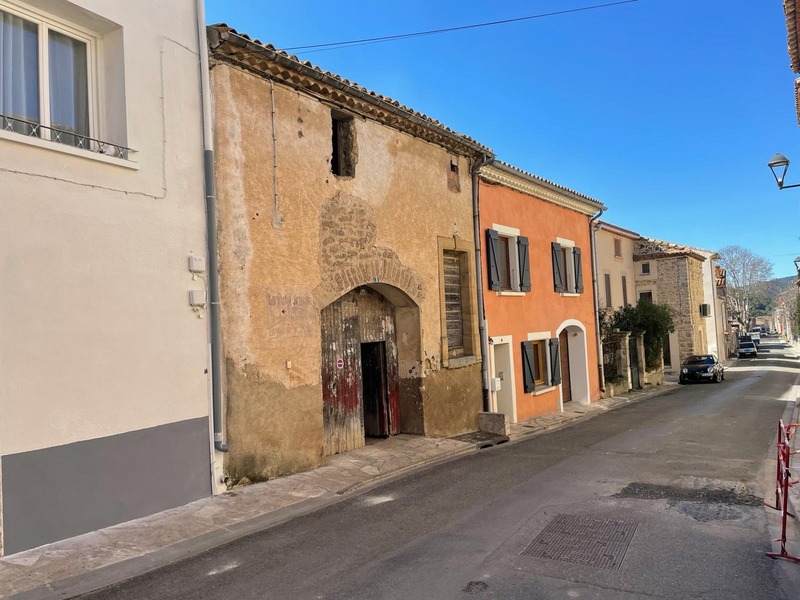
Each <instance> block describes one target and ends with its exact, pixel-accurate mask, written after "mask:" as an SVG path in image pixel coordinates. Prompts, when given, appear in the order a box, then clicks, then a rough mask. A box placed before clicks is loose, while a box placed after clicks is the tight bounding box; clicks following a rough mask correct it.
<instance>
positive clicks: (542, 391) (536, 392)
mask: <svg viewBox="0 0 800 600" xmlns="http://www.w3.org/2000/svg"><path fill="white" fill-rule="evenodd" d="M554 389H556V386H554V385H548V386H547V387H543V388H538V387H537V388H536V389H535V390H533V391H532V392H531V396H540V395H541V394H546V393H547V392H552V391H553V390H554Z"/></svg>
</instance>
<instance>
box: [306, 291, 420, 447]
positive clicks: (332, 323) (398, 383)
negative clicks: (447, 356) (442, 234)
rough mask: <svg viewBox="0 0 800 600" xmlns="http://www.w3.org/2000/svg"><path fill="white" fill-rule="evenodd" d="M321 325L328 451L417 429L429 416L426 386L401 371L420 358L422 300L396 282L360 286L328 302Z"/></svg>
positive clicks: (356, 445)
mask: <svg viewBox="0 0 800 600" xmlns="http://www.w3.org/2000/svg"><path fill="white" fill-rule="evenodd" d="M320 326H321V334H322V336H321V339H322V349H321V350H322V364H321V371H322V410H323V450H324V454H325V455H326V456H327V455H331V454H338V453H340V452H344V451H346V450H352V449H354V448H360V447H361V446H363V445H364V444H365V440H366V438H369V437H376V438H380V437H388V436H390V435H395V434H397V433H401V432H404V431H408V432H409V433H417V431H413V429H414V427H413V426H412V425H410V424H411V423H414V422H417V421H419V422H422V419H421V406H420V403H419V402H415V401H414V400H415V398H414V396H418V395H419V390H418V389H417V390H416V394H415V393H414V386H413V384H412V385H409V382H408V381H403V380H404V379H408V378H404V377H403V376H402V374H401V368H403V367H406V366H407V365H408V363H409V362H410V361H417V360H418V355H419V339H420V336H419V309H418V308H417V306H416V304H414V303H413V302H412V301H411V300H410V299H409V298H408V296H407V295H406V294H404V293H403V292H401V291H400V290H399V289H397V288H394V287H393V286H389V285H385V284H371V285H364V286H359V287H357V288H355V289H352V290H350V291H349V292H347V293H346V294H344V295H343V296H341V297H339V298H338V299H337V300H335V301H333V302H331V303H330V304H329V305H328V306H326V307H325V308H323V309H322V311H321V313H320ZM412 370H413V369H412ZM409 371H411V370H409ZM406 374H408V373H406ZM417 388H418V385H417ZM416 412H419V413H420V414H415V413H416Z"/></svg>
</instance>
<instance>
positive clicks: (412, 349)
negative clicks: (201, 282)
mask: <svg viewBox="0 0 800 600" xmlns="http://www.w3.org/2000/svg"><path fill="white" fill-rule="evenodd" d="M208 35H209V45H210V51H211V80H212V91H213V97H214V101H215V104H214V121H215V141H216V173H217V193H218V210H217V222H218V228H219V229H218V231H219V234H218V242H219V260H220V277H221V287H220V290H221V306H222V336H223V348H224V359H225V364H226V379H225V397H226V402H225V408H226V415H225V417H226V435H227V442H228V446H229V453H228V454H227V458H226V470H227V473H228V474H229V475H230V476H231V477H232V478H234V479H237V478H240V477H243V476H247V477H248V478H250V479H253V480H264V479H268V478H273V477H276V476H279V475H283V474H287V473H292V472H298V471H302V470H306V469H309V468H312V467H314V466H317V465H319V464H321V463H322V462H323V460H324V457H325V456H326V455H331V454H335V453H339V452H344V451H347V450H350V449H353V448H358V447H360V446H363V445H364V444H365V442H366V439H367V438H370V437H375V438H380V437H386V436H389V435H394V434H397V433H411V434H423V435H427V436H450V435H455V434H458V433H462V432H466V431H470V430H475V429H477V415H478V413H479V412H480V411H481V410H482V408H483V400H482V391H481V356H480V343H479V333H478V311H477V285H476V265H475V247H474V237H473V230H474V222H473V197H472V190H473V186H472V179H471V177H472V175H471V173H472V171H473V170H474V169H475V168H476V165H479V164H480V163H481V162H482V161H484V160H486V159H487V158H491V157H492V154H491V152H490V151H489V150H488V149H487V148H485V147H484V146H482V145H480V144H478V143H476V142H475V141H473V140H472V139H470V138H468V137H466V136H463V135H460V134H457V133H455V132H453V131H451V130H450V129H448V128H447V127H445V126H444V125H442V124H441V123H439V122H437V121H435V120H433V119H430V118H428V117H426V116H424V115H421V114H419V113H417V112H414V111H413V110H412V109H410V108H407V107H405V106H402V105H400V104H399V103H398V102H396V101H394V100H391V99H389V98H385V97H382V96H380V95H378V94H375V93H373V92H370V91H368V90H366V89H364V88H362V87H359V86H358V85H356V84H354V83H352V82H350V81H348V80H346V79H343V78H341V77H339V76H337V75H334V74H331V73H327V72H323V71H321V70H320V69H318V68H315V67H314V66H312V65H310V64H309V63H306V62H302V61H300V60H299V59H297V58H296V57H293V56H289V55H287V54H286V53H284V52H280V51H277V50H276V49H275V48H273V47H272V46H270V45H267V44H262V43H260V42H258V41H255V40H251V39H250V38H248V37H247V36H246V35H242V34H239V33H237V32H236V31H234V30H233V29H230V28H229V27H227V26H224V25H218V26H212V27H209V29H208Z"/></svg>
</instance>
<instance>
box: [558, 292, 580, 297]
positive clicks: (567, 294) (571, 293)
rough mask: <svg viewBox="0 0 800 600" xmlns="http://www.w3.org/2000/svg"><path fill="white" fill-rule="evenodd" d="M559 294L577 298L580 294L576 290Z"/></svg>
mask: <svg viewBox="0 0 800 600" xmlns="http://www.w3.org/2000/svg"><path fill="white" fill-rule="evenodd" d="M561 295H562V296H563V297H565V298H577V297H578V296H580V294H579V293H578V292H561Z"/></svg>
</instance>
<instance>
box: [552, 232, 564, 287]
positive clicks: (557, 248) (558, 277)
mask: <svg viewBox="0 0 800 600" xmlns="http://www.w3.org/2000/svg"><path fill="white" fill-rule="evenodd" d="M550 251H551V254H552V256H553V288H554V289H555V291H557V292H566V291H567V288H566V286H565V285H564V267H565V266H566V265H565V264H564V261H563V258H562V256H561V244H558V243H556V242H553V243H552V244H550Z"/></svg>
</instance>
